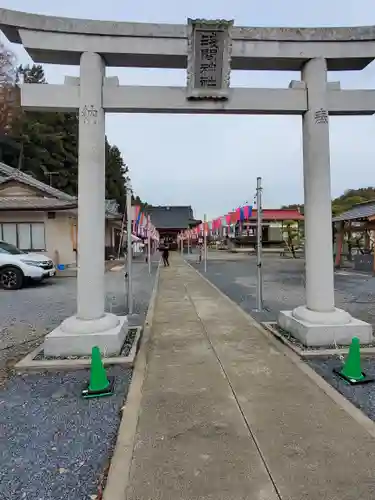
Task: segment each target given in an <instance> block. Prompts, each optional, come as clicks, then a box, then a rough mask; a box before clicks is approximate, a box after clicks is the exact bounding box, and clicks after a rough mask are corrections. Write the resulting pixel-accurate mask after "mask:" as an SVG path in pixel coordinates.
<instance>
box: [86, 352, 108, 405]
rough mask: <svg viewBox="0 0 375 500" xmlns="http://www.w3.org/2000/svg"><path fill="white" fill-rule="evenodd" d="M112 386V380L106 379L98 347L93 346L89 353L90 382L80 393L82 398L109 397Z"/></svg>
mask: <svg viewBox="0 0 375 500" xmlns="http://www.w3.org/2000/svg"><path fill="white" fill-rule="evenodd" d="M113 386H114V380H113V378H111V377H107V374H106V372H105V368H104V366H103V362H102V357H101V354H100V350H99V347H97V346H95V347H93V348H92V351H91V367H90V382H89V384H88V387H87V388H86V389H84V390H83V391H82V396H83V397H84V398H98V397H102V396H111V395H112V394H113Z"/></svg>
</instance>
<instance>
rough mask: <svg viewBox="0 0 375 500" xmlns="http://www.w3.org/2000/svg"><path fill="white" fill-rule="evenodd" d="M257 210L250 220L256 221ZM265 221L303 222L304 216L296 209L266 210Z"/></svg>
mask: <svg viewBox="0 0 375 500" xmlns="http://www.w3.org/2000/svg"><path fill="white" fill-rule="evenodd" d="M256 216H257V210H256V208H255V209H253V211H252V214H251V217H250V220H252V219H256ZM263 219H265V220H271V221H283V220H303V219H304V217H303V215H302V214H301V213H300V212H298V210H296V209H295V208H264V209H263Z"/></svg>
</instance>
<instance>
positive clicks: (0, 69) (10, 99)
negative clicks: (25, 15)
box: [0, 42, 19, 135]
mask: <svg viewBox="0 0 375 500" xmlns="http://www.w3.org/2000/svg"><path fill="white" fill-rule="evenodd" d="M16 74H17V72H16V58H15V55H14V54H13V52H12V51H11V50H9V49H8V48H7V47H6V46H5V45H4V44H3V43H1V42H0V135H6V134H7V133H9V131H10V128H11V126H12V122H13V120H14V118H15V116H16V114H17V112H18V110H19V89H18V87H17V86H16Z"/></svg>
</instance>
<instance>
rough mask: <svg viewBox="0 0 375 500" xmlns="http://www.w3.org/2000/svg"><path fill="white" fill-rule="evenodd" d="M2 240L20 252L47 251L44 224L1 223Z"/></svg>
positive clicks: (0, 237)
mask: <svg viewBox="0 0 375 500" xmlns="http://www.w3.org/2000/svg"><path fill="white" fill-rule="evenodd" d="M0 240H3V241H6V242H7V243H10V244H12V245H14V246H16V247H17V248H19V249H20V250H45V249H46V241H45V234H44V223H43V222H19V223H11V222H3V223H0Z"/></svg>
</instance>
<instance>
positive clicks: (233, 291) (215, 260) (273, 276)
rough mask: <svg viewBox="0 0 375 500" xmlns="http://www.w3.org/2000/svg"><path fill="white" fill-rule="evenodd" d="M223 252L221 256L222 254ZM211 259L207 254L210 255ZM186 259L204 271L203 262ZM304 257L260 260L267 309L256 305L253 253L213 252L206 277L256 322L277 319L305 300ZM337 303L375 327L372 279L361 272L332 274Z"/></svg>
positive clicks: (374, 288) (374, 295)
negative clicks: (234, 255)
mask: <svg viewBox="0 0 375 500" xmlns="http://www.w3.org/2000/svg"><path fill="white" fill-rule="evenodd" d="M221 255H222V257H221ZM209 259H210V255H209ZM189 261H190V262H191V264H192V265H193V266H194V267H196V268H197V269H198V270H200V271H201V272H202V274H204V271H203V264H196V262H195V256H190V258H189ZM304 266H305V264H304V260H303V259H287V258H280V257H278V256H271V255H265V257H264V262H263V279H264V287H263V300H264V306H265V308H266V310H265V311H264V312H262V313H257V312H254V309H255V307H256V283H257V279H256V259H255V257H254V256H248V257H246V258H244V257H243V256H241V257H240V258H238V259H234V258H233V256H231V257H230V259H228V260H227V259H226V257H225V254H224V255H223V254H221V253H220V256H218V255H217V253H216V254H213V255H212V260H208V263H207V273H206V275H205V276H206V277H207V278H208V279H209V280H210V281H211V282H212V283H213V284H214V285H216V286H217V287H218V288H219V289H220V290H221V291H222V292H224V293H225V294H227V295H228V296H229V297H230V298H231V299H232V300H234V301H235V302H237V303H238V304H239V305H240V306H241V307H242V308H243V309H244V310H245V311H247V312H249V313H251V314H252V315H253V316H254V317H255V318H256V319H257V320H259V321H276V319H277V315H278V313H279V311H281V310H290V309H293V308H295V307H297V306H299V305H302V304H304V303H305V290H304V287H305V277H304ZM335 300H336V306H337V307H341V308H343V309H345V310H346V311H348V312H349V313H350V314H352V315H353V316H355V317H357V318H359V319H362V320H363V321H367V322H369V323H371V324H372V325H374V326H375V278H374V277H372V276H370V275H366V274H360V273H353V272H350V271H348V272H345V271H342V272H337V273H335Z"/></svg>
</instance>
